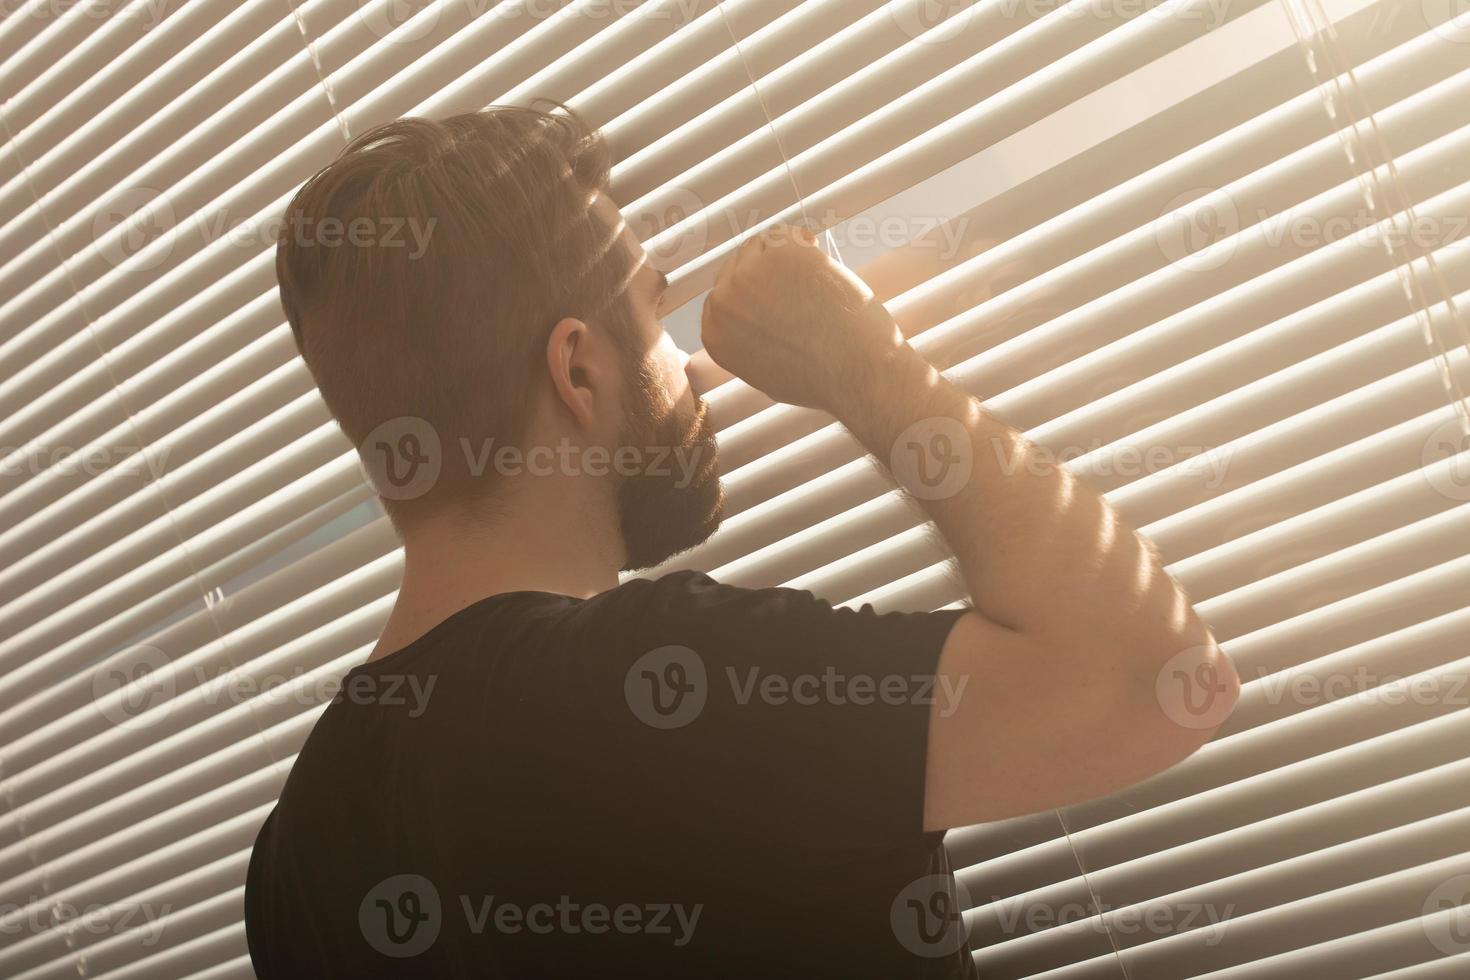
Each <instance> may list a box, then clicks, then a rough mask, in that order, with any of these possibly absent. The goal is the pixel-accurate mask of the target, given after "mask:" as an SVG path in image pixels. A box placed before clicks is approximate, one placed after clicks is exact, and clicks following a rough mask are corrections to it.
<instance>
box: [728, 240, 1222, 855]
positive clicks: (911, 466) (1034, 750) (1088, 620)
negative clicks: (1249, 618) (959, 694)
mask: <svg viewBox="0 0 1470 980" xmlns="http://www.w3.org/2000/svg"><path fill="white" fill-rule="evenodd" d="M705 345H706V349H707V350H708V351H709V352H710V354H711V356H712V357H714V358H715V360H716V361H718V362H719V363H721V364H723V365H724V366H725V367H727V368H728V369H730V370H732V371H734V372H735V373H736V374H738V375H740V376H741V377H744V378H745V379H746V380H747V381H749V382H750V383H751V384H753V385H755V386H756V387H758V388H761V389H762V390H764V391H766V393H767V394H769V395H771V396H772V397H773V398H777V399H779V400H782V401H789V402H793V403H796V404H807V405H810V406H812V407H818V408H822V409H824V410H826V411H829V412H830V413H831V414H832V415H834V416H835V417H836V418H837V419H838V420H839V421H841V422H842V423H843V424H844V425H845V426H846V427H847V428H848V429H849V430H850V431H851V432H852V433H853V435H854V436H856V437H857V439H858V440H859V441H860V442H861V443H862V445H863V446H864V447H865V448H866V449H867V450H868V451H869V452H870V453H872V454H873V455H874V456H876V457H877V458H878V459H879V460H881V461H883V462H884V463H886V464H889V465H890V466H891V467H892V468H893V470H894V475H895V477H896V479H897V480H898V481H899V483H900V484H901V485H903V486H904V487H905V489H907V490H909V491H910V493H911V495H912V496H913V497H914V499H915V500H916V501H917V502H918V503H919V505H920V506H921V507H923V509H924V512H925V514H926V515H927V516H928V517H929V518H930V519H931V520H932V521H933V523H934V525H935V527H936V528H937V529H938V531H939V533H940V534H941V535H942V536H943V538H944V540H945V542H946V543H947V544H948V545H949V547H950V549H951V550H952V551H953V553H954V555H955V557H956V559H957V561H958V564H959V568H960V571H961V573H962V575H963V577H964V581H965V583H966V585H967V587H968V591H969V593H970V596H971V598H972V600H973V604H974V610H975V611H974V612H973V613H967V614H966V615H965V616H963V617H961V619H960V620H959V621H958V623H957V624H956V626H955V628H954V630H953V631H952V632H951V634H950V637H949V639H948V641H947V642H946V644H945V648H944V652H943V654H942V655H941V658H940V664H939V670H940V673H941V674H948V675H953V680H955V681H956V682H957V681H958V680H959V678H961V677H964V676H968V677H969V678H970V681H969V683H968V686H967V688H966V690H967V695H966V697H965V698H963V699H962V700H961V702H960V705H959V708H958V710H956V711H954V712H953V713H952V714H950V715H948V716H947V717H945V716H942V715H941V714H939V713H938V712H936V713H935V714H934V715H933V716H932V718H931V722H930V736H929V759H928V772H927V777H926V781H927V790H926V800H925V824H926V826H927V827H928V829H942V828H945V827H951V826H958V825H962V824H967V823H974V822H977V821H981V820H994V819H1000V818H1003V817H1007V816H1014V815H1018V814H1022V813H1027V812H1034V811H1036V810H1041V809H1045V808H1048V807H1053V806H1059V805H1064V804H1067V803H1072V802H1077V801H1080V800H1083V799H1088V798H1091V797H1095V796H1098V795H1102V794H1104V793H1107V792H1111V791H1114V790H1117V789H1121V788H1123V787H1125V786H1127V785H1130V784H1132V783H1134V782H1137V781H1138V780H1140V779H1142V778H1145V777H1146V776H1149V775H1151V774H1153V773H1155V772H1158V771H1160V770H1162V769H1164V768H1167V767H1168V766H1170V765H1172V764H1174V763H1175V762H1177V761H1179V760H1180V759H1182V758H1184V757H1185V756H1187V755H1189V754H1190V753H1191V752H1193V751H1194V750H1195V749H1196V748H1198V747H1199V746H1200V745H1202V744H1203V743H1204V742H1205V741H1207V740H1208V739H1209V737H1210V736H1211V735H1212V734H1213V732H1214V730H1215V728H1216V727H1217V726H1218V725H1219V723H1220V722H1221V721H1223V720H1224V716H1225V715H1227V714H1228V712H1229V709H1230V707H1231V706H1233V703H1234V699H1235V695H1236V691H1237V688H1238V682H1237V680H1236V677H1235V673H1234V671H1233V669H1232V668H1231V666H1230V664H1229V660H1228V658H1226V657H1225V656H1224V655H1223V654H1221V653H1220V651H1219V649H1218V648H1217V647H1216V646H1215V643H1214V640H1213V638H1212V637H1211V636H1210V634H1209V631H1208V629H1207V628H1206V627H1205V626H1204V624H1203V623H1201V622H1200V620H1199V618H1198V617H1197V616H1196V615H1195V613H1194V611H1193V609H1192V608H1191V607H1190V604H1189V602H1188V600H1187V598H1186V597H1185V596H1184V595H1183V593H1182V592H1181V591H1180V590H1179V588H1178V586H1177V585H1176V584H1175V583H1174V581H1173V580H1172V579H1171V578H1170V577H1169V575H1168V574H1167V573H1165V572H1164V570H1163V569H1162V567H1161V566H1160V565H1159V563H1158V560H1157V559H1156V557H1155V556H1154V555H1153V553H1152V552H1151V550H1150V549H1149V548H1148V547H1147V546H1146V545H1145V544H1144V542H1143V540H1142V539H1141V538H1140V537H1139V536H1138V535H1137V533H1136V532H1135V531H1134V530H1133V528H1131V527H1130V526H1128V525H1127V523H1126V522H1124V521H1123V520H1122V519H1121V518H1120V517H1119V516H1118V514H1117V513H1116V512H1115V511H1114V510H1113V509H1112V508H1111V507H1110V506H1109V505H1108V504H1107V502H1106V501H1105V500H1103V498H1102V497H1101V496H1100V495H1099V494H1098V493H1097V492H1096V491H1094V490H1093V489H1092V488H1091V487H1090V486H1088V485H1087V484H1086V483H1085V482H1084V481H1082V480H1079V479H1077V478H1075V477H1073V476H1072V475H1071V474H1070V473H1069V472H1067V471H1066V470H1065V469H1064V468H1062V467H1060V466H1057V465H1054V463H1053V461H1052V460H1051V458H1050V457H1049V456H1048V455H1047V454H1045V453H1042V452H1039V451H1038V450H1037V449H1036V447H1034V446H1032V445H1030V444H1029V443H1028V442H1027V441H1026V440H1025V439H1024V437H1022V436H1021V434H1020V433H1018V432H1017V431H1016V430H1015V429H1013V428H1011V427H1010V426H1008V425H1006V424H1005V423H1004V422H1002V421H1000V420H999V419H996V418H994V417H993V416H991V415H990V414H989V413H988V412H986V411H985V410H984V408H983V407H982V406H981V405H980V403H979V402H978V401H977V400H976V399H974V398H973V397H971V396H969V395H967V394H965V393H964V392H962V391H960V390H959V389H957V388H956V387H955V386H954V385H952V384H951V383H950V382H949V381H948V380H946V379H945V378H944V377H943V376H942V375H941V374H939V372H937V371H936V370H934V369H933V368H932V367H931V366H930V365H929V364H928V363H927V362H925V361H924V359H923V358H922V357H921V356H920V355H918V354H917V353H916V352H914V350H913V349H912V348H910V347H909V346H908V345H907V344H906V343H905V342H904V340H903V337H902V334H901V333H900V332H899V330H898V328H897V327H896V326H895V325H894V323H893V321H892V318H891V317H889V316H888V315H887V311H886V310H884V309H883V307H882V305H881V304H879V303H877V302H876V300H874V299H873V297H872V293H871V290H868V289H866V287H865V286H864V285H863V284H862V283H861V281H860V280H857V279H856V277H855V276H853V275H852V274H851V273H850V272H847V271H846V270H844V269H841V267H838V266H835V265H834V264H833V263H831V262H830V260H828V259H827V258H826V257H825V256H823V255H822V254H821V253H820V252H819V251H818V250H817V249H815V248H813V247H812V246H811V245H810V244H809V241H808V240H806V239H805V238H804V237H802V236H799V235H792V234H791V233H789V232H788V233H785V234H778V235H774V236H769V237H767V238H765V239H762V240H755V241H753V242H751V243H747V246H746V247H743V248H742V249H741V251H740V252H739V253H738V254H737V256H736V257H735V259H734V260H733V261H732V262H731V263H730V264H729V265H727V267H726V268H725V269H722V270H721V274H720V278H719V280H718V281H717V283H716V287H715V289H714V290H713V291H712V293H711V299H710V300H709V302H708V303H707V305H706V315H705ZM1175 674H1178V675H1180V676H1179V677H1178V678H1176V677H1175V676H1174V675H1175ZM1176 680H1177V681H1178V683H1179V684H1180V685H1188V684H1191V683H1197V684H1200V685H1205V686H1207V687H1208V690H1201V691H1196V692H1193V693H1194V695H1195V700H1194V701H1192V702H1190V708H1197V707H1198V705H1199V703H1201V702H1200V700H1199V698H1200V697H1202V696H1203V697H1207V698H1208V699H1209V701H1208V705H1207V710H1206V711H1204V712H1199V711H1193V710H1190V708H1186V707H1184V706H1183V705H1182V704H1179V703H1175V702H1174V698H1175V697H1176V695H1175V684H1176ZM1178 690H1179V692H1180V693H1179V695H1178V696H1179V697H1180V698H1186V697H1188V696H1189V695H1190V693H1191V692H1190V691H1188V690H1187V688H1186V687H1184V686H1180V687H1179V688H1178Z"/></svg>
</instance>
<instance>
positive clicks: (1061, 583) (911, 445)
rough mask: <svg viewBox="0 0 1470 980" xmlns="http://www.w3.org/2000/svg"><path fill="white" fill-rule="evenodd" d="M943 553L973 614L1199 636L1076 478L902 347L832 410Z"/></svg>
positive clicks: (1170, 644) (1132, 634)
mask: <svg viewBox="0 0 1470 980" xmlns="http://www.w3.org/2000/svg"><path fill="white" fill-rule="evenodd" d="M837 416H838V418H839V420H840V421H841V422H842V423H843V424H844V425H845V426H846V427H847V428H848V429H849V430H850V431H851V432H852V433H853V434H854V435H855V436H856V437H857V438H858V440H859V441H860V442H861V443H862V444H863V446H864V447H865V448H866V449H867V450H868V451H869V452H871V453H872V454H873V455H874V456H876V457H877V458H878V459H879V460H880V461H882V462H883V463H885V464H886V465H889V466H890V467H891V468H892V469H893V471H894V476H895V478H896V479H898V481H899V483H900V485H902V486H904V488H905V489H906V490H908V491H909V492H910V495H911V496H912V497H913V499H914V500H915V501H916V502H917V503H918V504H919V505H920V506H921V507H922V508H923V509H924V511H925V513H926V514H927V516H928V517H929V518H930V519H931V520H932V521H933V523H934V525H935V527H936V528H937V529H938V530H939V532H940V534H941V535H942V536H943V538H944V540H945V542H946V543H947V544H948V545H949V547H950V548H951V550H952V551H953V553H954V555H955V557H956V559H957V561H958V563H959V567H960V571H961V573H962V575H963V577H964V580H965V583H966V585H967V586H968V588H969V591H970V595H971V597H972V599H973V601H974V603H975V608H976V609H977V611H979V612H981V613H982V614H983V615H985V616H986V617H987V618H989V619H991V620H993V621H995V622H997V623H999V624H1001V625H1003V626H1007V627H1009V628H1011V629H1013V630H1016V631H1019V632H1025V633H1029V634H1032V635H1036V636H1040V637H1048V638H1054V639H1056V640H1058V641H1059V642H1064V643H1075V642H1078V641H1089V640H1098V639H1101V638H1103V637H1107V638H1111V639H1114V640H1116V641H1118V642H1119V643H1120V644H1122V645H1123V646H1124V647H1132V646H1142V647H1146V648H1147V649H1148V650H1150V651H1167V650H1169V649H1174V650H1183V649H1186V648H1189V647H1193V646H1197V645H1201V644H1205V643H1208V642H1210V637H1209V633H1208V630H1207V629H1206V628H1205V626H1204V625H1203V624H1202V623H1201V622H1200V621H1199V619H1198V617H1197V616H1196V615H1195V614H1194V611H1193V609H1191V607H1190V604H1189V602H1188V600H1187V599H1186V597H1185V596H1184V595H1183V593H1182V592H1181V591H1180V590H1179V588H1178V586H1177V585H1176V584H1175V582H1174V581H1173V579H1172V578H1170V576H1169V575H1168V574H1167V573H1165V572H1164V570H1163V568H1162V567H1161V566H1160V565H1159V563H1158V561H1157V559H1156V558H1155V556H1154V555H1153V553H1152V552H1151V550H1150V549H1149V548H1148V547H1147V546H1146V545H1145V543H1144V542H1143V540H1142V539H1141V538H1140V537H1139V536H1138V534H1137V533H1136V532H1135V531H1134V529H1133V528H1132V527H1130V526H1129V525H1128V524H1127V522H1125V521H1124V520H1123V519H1122V518H1121V517H1120V516H1119V515H1118V514H1117V512H1116V511H1114V510H1113V508H1112V507H1111V506H1110V505H1109V504H1108V503H1107V502H1106V501H1105V500H1104V499H1103V498H1102V496H1101V495H1100V494H1098V493H1097V492H1096V491H1095V490H1094V489H1093V488H1092V487H1090V486H1089V485H1088V484H1087V483H1086V482H1085V481H1083V480H1080V479H1078V478H1077V477H1075V476H1073V475H1072V474H1071V473H1069V472H1068V471H1067V470H1066V469H1065V468H1064V467H1062V466H1060V465H1058V464H1057V463H1056V462H1055V461H1054V459H1053V458H1052V457H1051V456H1050V455H1049V454H1047V453H1044V452H1041V451H1038V449H1037V448H1036V447H1035V446H1033V445H1032V444H1030V443H1029V442H1028V441H1027V440H1026V439H1025V438H1024V437H1023V436H1022V435H1021V434H1020V433H1019V432H1017V431H1016V430H1015V429H1014V428H1012V427H1011V426H1009V425H1007V424H1005V423H1004V422H1002V421H1000V420H999V419H996V418H995V417H993V416H991V415H990V414H989V413H988V412H986V411H985V410H984V409H983V408H982V406H981V405H980V403H979V401H978V400H976V399H975V398H973V397H971V396H969V395H967V394H965V393H964V392H962V391H961V390H959V389H958V388H956V387H955V386H954V385H953V384H951V383H950V382H949V381H948V380H947V379H945V378H944V377H943V375H941V374H940V373H939V372H938V371H936V370H934V369H933V368H932V367H931V366H930V365H929V364H928V363H927V362H925V361H924V359H923V358H922V357H920V356H919V355H918V354H917V353H916V352H914V351H913V349H912V348H910V347H908V346H907V345H906V344H905V345H903V346H901V347H899V348H896V349H894V350H893V351H891V352H890V354H889V355H887V356H886V357H885V359H884V360H883V361H882V362H881V363H875V364H874V365H873V367H872V369H871V374H870V376H869V377H868V378H866V379H864V380H863V383H862V384H859V385H854V386H852V390H851V391H850V392H849V394H848V395H846V396H845V397H844V398H843V399H842V400H841V401H840V403H839V407H838V409H837Z"/></svg>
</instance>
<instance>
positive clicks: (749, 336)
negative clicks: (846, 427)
mask: <svg viewBox="0 0 1470 980" xmlns="http://www.w3.org/2000/svg"><path fill="white" fill-rule="evenodd" d="M701 330H702V334H703V337H702V339H703V342H704V349H705V351H706V352H708V354H709V355H710V357H711V358H712V359H713V360H714V362H715V363H716V364H718V365H719V366H720V367H722V368H724V369H726V370H727V371H730V372H732V373H733V374H735V375H737V376H738V377H740V378H741V379H743V380H744V381H745V382H746V383H747V384H750V385H751V386H752V387H755V388H758V389H759V390H761V391H763V392H765V393H766V394H767V395H769V396H770V397H771V398H773V399H775V400H776V401H781V402H786V403H788V404H791V405H800V406H803V407H805V408H816V409H821V410H822V411H826V412H829V413H832V414H834V415H835V414H837V410H838V406H839V405H841V404H842V403H843V402H844V401H845V400H848V399H850V398H851V397H852V396H853V395H857V396H859V397H861V395H862V392H863V390H864V388H865V386H866V384H867V383H868V382H871V381H872V380H873V379H875V378H877V377H881V366H882V363H883V362H884V361H885V360H886V359H887V358H888V357H890V356H891V355H893V354H896V353H898V352H899V351H901V350H903V349H904V348H905V344H904V340H903V334H902V333H901V332H900V331H899V329H898V326H897V325H896V324H895V323H894V322H893V317H891V316H890V315H889V313H888V311H887V310H886V309H884V307H883V304H882V303H879V302H878V301H877V300H876V299H875V298H874V296H873V291H872V290H871V289H870V288H868V285H867V284H866V283H865V282H863V281H862V279H860V278H858V277H857V276H856V275H855V274H854V273H852V272H850V271H849V270H848V269H846V268H845V267H843V266H842V265H840V264H838V263H836V262H834V261H832V259H830V258H828V257H827V256H826V255H825V254H824V253H823V252H822V251H821V249H819V248H817V247H816V238H815V236H814V235H812V233H811V232H809V231H807V230H806V229H803V228H797V227H794V226H791V225H778V226H775V227H773V228H770V229H767V230H766V231H764V232H762V233H761V234H759V235H755V236H752V237H751V238H750V239H749V240H747V241H746V242H745V243H744V244H742V245H741V246H740V248H739V249H737V250H736V251H735V254H734V255H732V256H731V257H730V258H729V260H728V261H726V263H725V265H724V266H723V267H722V268H721V269H720V272H719V275H718V276H717V277H716V279H715V285H714V288H713V289H711V290H710V293H709V296H708V297H707V298H706V299H705V302H704V315H703V321H702V324H701Z"/></svg>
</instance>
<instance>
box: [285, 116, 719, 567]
mask: <svg viewBox="0 0 1470 980" xmlns="http://www.w3.org/2000/svg"><path fill="white" fill-rule="evenodd" d="M610 167H611V155H610V152H609V150H608V147H607V145H606V143H605V142H604V141H603V140H602V138H601V137H600V135H599V134H597V133H596V132H594V131H592V130H590V129H589V128H588V127H587V126H585V125H584V124H583V123H582V122H581V121H580V120H579V119H578V118H577V117H576V116H575V115H574V114H572V113H570V112H569V111H567V110H565V109H561V110H559V111H555V112H541V111H539V110H535V109H526V108H518V107H495V108H492V109H488V110H484V111H482V112H475V113H466V114H464V115H459V116H454V117H451V118H448V119H444V120H439V121H435V120H428V119H402V120H398V121H396V122H393V123H389V124H387V125H385V126H382V127H379V128H378V129H376V130H373V131H371V132H369V133H366V134H364V135H362V136H360V137H358V138H357V139H356V140H354V141H353V142H352V143H351V144H350V145H349V146H348V147H347V148H346V149H345V150H343V151H342V153H341V154H340V155H339V156H338V158H337V159H336V160H335V161H333V162H332V163H331V164H329V165H328V166H327V167H325V168H324V169H323V170H321V171H320V172H318V173H317V174H316V175H315V176H314V177H312V178H311V179H310V180H308V181H307V182H306V184H305V185H303V186H302V188H301V190H300V191H299V192H298V193H297V195H296V197H295V199H294V200H293V201H292V202H291V205H290V206H289V208H288V210H287V215H286V222H285V224H284V226H283V228H282V232H281V237H280V241H279V243H278V247H277V253H276V271H277V275H278V278H279V281H280V286H281V299H282V304H283V306H284V307H285V311H286V315H287V318H288V319H289V321H290V323H291V329H292V331H293V333H294V334H295V337H296V342H297V345H298V347H299V349H300V351H301V354H302V357H303V359H304V360H305V361H306V364H307V366H308V368H309V369H310V370H311V373H312V376H313V377H314V378H315V380H316V382H317V385H318V387H319V388H320V390H321V393H322V396H323V398H324V400H325V401H326V403H327V406H328V408H329V409H330V410H331V412H332V414H333V415H334V416H335V417H336V419H337V421H338V423H339V424H340V426H341V427H342V430H343V431H344V432H345V433H346V435H347V436H348V438H349V439H351V440H352V442H353V443H354V444H355V445H356V446H357V447H358V449H359V452H360V453H361V454H362V457H363V460H364V464H365V467H366V469H367V470H368V473H369V476H370V477H371V478H372V480H373V483H374V485H375V486H376V488H377V489H378V491H379V494H380V497H381V498H382V499H383V503H384V506H385V508H386V509H387V510H388V512H389V514H390V516H391V517H392V518H393V520H394V523H395V524H396V525H397V526H398V528H399V529H400V531H401V532H402V533H403V534H404V535H405V537H407V536H408V535H410V534H411V533H412V530H413V528H414V527H416V526H418V525H420V524H422V523H423V522H426V521H431V520H435V519H441V518H445V517H452V518H453V519H455V520H466V519H469V520H474V521H482V522H490V521H493V519H494V518H495V515H496V514H497V513H499V512H501V511H503V510H504V509H506V508H508V507H510V506H512V501H514V500H517V499H525V495H527V494H535V493H536V492H537V484H538V481H545V480H547V479H550V478H553V477H556V478H575V479H578V480H583V481H589V482H587V485H588V486H590V487H594V488H595V489H596V492H597V494H600V495H603V496H604V498H605V499H607V500H609V501H611V502H612V503H613V504H614V505H615V507H616V513H617V515H618V519H619V522H620V525H621V530H622V538H623V544H624V549H625V553H626V561H625V567H626V568H629V569H633V568H645V567H649V566H651V565H654V564H657V563H659V562H660V561H662V560H663V559H664V558H666V557H668V556H669V555H671V554H674V553H677V552H678V551H681V550H684V549H686V548H689V547H692V546H693V545H695V544H697V543H699V542H700V541H702V540H704V539H705V538H706V537H708V536H709V535H710V534H711V533H712V532H713V530H714V529H715V527H716V526H718V523H719V519H720V511H721V506H722V501H723V498H722V494H721V490H720V486H719V480H718V472H717V468H716V466H715V459H714V456H715V440H714V435H713V431H712V429H711V427H710V425H709V422H708V419H707V417H706V416H705V413H704V404H703V402H702V401H701V400H700V399H698V397H697V395H696V393H695V392H694V391H693V390H692V389H691V388H690V386H689V384H688V379H687V377H686V376H685V373H684V364H685V361H686V358H685V356H684V355H683V353H682V352H681V351H679V349H678V348H677V347H676V346H675V345H674V344H673V342H672V340H670V338H669V337H668V335H667V334H666V333H665V332H664V330H663V328H662V326H661V325H660V324H659V319H658V318H659V312H660V311H659V303H660V300H661V297H662V292H663V289H664V287H665V286H666V285H667V282H666V280H665V279H664V276H663V274H662V273H660V272H658V271H656V270H655V269H653V268H652V267H651V266H649V265H648V264H647V262H646V261H645V255H644V252H643V248H642V246H641V245H640V244H639V242H638V240H637V238H636V236H634V235H633V233H632V231H631V230H630V229H629V228H628V227H627V226H626V224H625V223H624V222H623V221H622V216H621V214H620V213H619V212H618V209H617V207H616V206H615V205H614V204H613V203H612V201H611V200H610V199H609V198H608V197H607V196H606V195H605V193H604V190H605V188H606V186H607V182H608V176H609V170H610ZM541 485H542V486H543V487H544V486H545V483H544V482H543V483H542V484H541Z"/></svg>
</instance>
